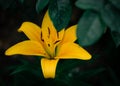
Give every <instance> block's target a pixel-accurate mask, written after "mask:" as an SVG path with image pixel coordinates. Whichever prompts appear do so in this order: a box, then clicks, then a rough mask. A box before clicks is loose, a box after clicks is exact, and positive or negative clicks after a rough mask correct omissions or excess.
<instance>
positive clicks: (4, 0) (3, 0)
mask: <svg viewBox="0 0 120 86" xmlns="http://www.w3.org/2000/svg"><path fill="white" fill-rule="evenodd" d="M14 2H15V0H0V7H2V8H3V9H7V8H9V7H10V6H11V5H13V4H12V3H14Z"/></svg>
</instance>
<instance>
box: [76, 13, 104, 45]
mask: <svg viewBox="0 0 120 86" xmlns="http://www.w3.org/2000/svg"><path fill="white" fill-rule="evenodd" d="M105 30H106V25H105V24H104V23H103V22H102V21H101V19H100V17H99V15H98V14H97V13H96V12H94V11H86V12H85V13H84V14H83V16H82V17H81V18H80V20H79V22H78V28H77V37H78V42H79V44H80V45H82V46H89V45H92V44H94V43H95V42H96V41H98V40H99V39H100V37H101V36H102V35H103V34H104V32H105Z"/></svg>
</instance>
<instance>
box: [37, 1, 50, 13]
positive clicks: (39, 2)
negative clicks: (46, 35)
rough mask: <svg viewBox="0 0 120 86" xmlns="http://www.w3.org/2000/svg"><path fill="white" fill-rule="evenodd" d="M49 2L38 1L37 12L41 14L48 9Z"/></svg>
mask: <svg viewBox="0 0 120 86" xmlns="http://www.w3.org/2000/svg"><path fill="white" fill-rule="evenodd" d="M48 2H49V0H37V2H36V11H37V12H38V13H39V12H40V11H41V10H42V9H43V8H45V7H46V5H47V4H48Z"/></svg>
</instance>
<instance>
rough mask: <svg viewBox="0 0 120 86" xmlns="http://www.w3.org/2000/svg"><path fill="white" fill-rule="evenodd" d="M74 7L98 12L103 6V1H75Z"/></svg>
mask: <svg viewBox="0 0 120 86" xmlns="http://www.w3.org/2000/svg"><path fill="white" fill-rule="evenodd" d="M75 5H76V6H77V7H79V8H81V9H94V10H100V9H101V8H102V7H103V5H104V0H77V1H76V3H75Z"/></svg>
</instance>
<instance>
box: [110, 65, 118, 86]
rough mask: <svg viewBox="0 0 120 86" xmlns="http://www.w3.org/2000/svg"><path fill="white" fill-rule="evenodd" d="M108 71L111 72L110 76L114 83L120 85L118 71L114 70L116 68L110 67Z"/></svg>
mask: <svg viewBox="0 0 120 86" xmlns="http://www.w3.org/2000/svg"><path fill="white" fill-rule="evenodd" d="M108 73H109V74H110V77H111V79H112V81H113V83H114V85H115V86H119V85H120V83H119V79H118V77H117V75H116V73H115V72H114V70H113V69H112V68H110V67H109V68H108Z"/></svg>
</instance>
